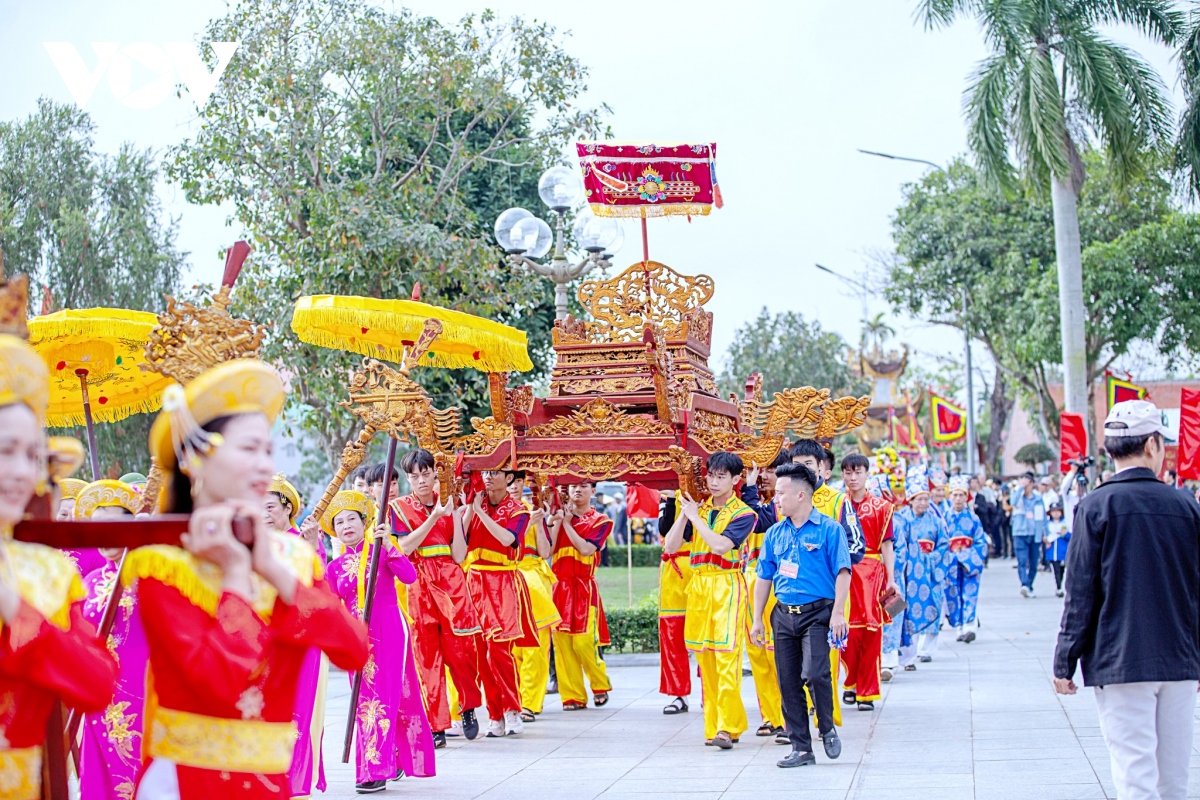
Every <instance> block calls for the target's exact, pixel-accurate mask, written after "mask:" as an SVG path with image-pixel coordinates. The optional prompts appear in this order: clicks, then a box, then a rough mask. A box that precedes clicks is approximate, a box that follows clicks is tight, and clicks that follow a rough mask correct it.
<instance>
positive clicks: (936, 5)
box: [915, 0, 983, 31]
mask: <svg viewBox="0 0 1200 800" xmlns="http://www.w3.org/2000/svg"><path fill="white" fill-rule="evenodd" d="M978 5H983V4H982V3H980V2H979V0H920V1H919V2H918V3H917V10H916V14H915V16H916V18H917V19H918V20H920V21H921V24H922V25H924V26H925V30H927V31H928V30H933V29H934V28H944V27H946V26H948V25H951V24H953V22H954V18H955V17H957V16H959V15H960V14H961V15H964V16H965V15H967V14H969V13H971V12H972V11H974V10H977V9H976V8H975V7H976V6H978Z"/></svg>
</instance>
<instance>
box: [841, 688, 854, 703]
mask: <svg viewBox="0 0 1200 800" xmlns="http://www.w3.org/2000/svg"><path fill="white" fill-rule="evenodd" d="M855 698H856V695H855V694H854V692H851V691H849V690H847V691H844V692H842V702H843V703H845V704H846V705H848V706H851V705H854V700H855Z"/></svg>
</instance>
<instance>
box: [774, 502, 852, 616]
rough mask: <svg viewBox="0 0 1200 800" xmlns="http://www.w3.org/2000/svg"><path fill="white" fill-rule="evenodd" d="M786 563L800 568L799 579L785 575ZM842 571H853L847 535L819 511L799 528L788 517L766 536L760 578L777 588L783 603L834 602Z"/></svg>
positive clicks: (778, 597)
mask: <svg viewBox="0 0 1200 800" xmlns="http://www.w3.org/2000/svg"><path fill="white" fill-rule="evenodd" d="M784 562H788V563H791V564H795V565H796V577H794V578H789V577H787V576H785V575H784V574H783V572H782V570H781V566H782V565H783V563H784ZM842 570H847V571H849V570H850V549H849V548H848V547H847V546H846V534H845V533H844V532H843V531H842V526H841V525H839V524H838V523H837V522H834V521H833V520H832V519H830V518H829V517H827V516H825V515H824V514H822V513H821V512H820V511H817V510H816V509H815V508H814V509H813V511H812V514H810V515H809V517H808V519H807V520H805V521H804V524H803V525H801V526H800V527H799V528H797V527H796V526H795V525H794V524H793V523H792V520H791V518H790V517H784V518H783V519H781V520H780V521H779V522H776V523H775V524H774V525H772V526H771V527H770V528H769V529H767V532H766V533H765V534H764V535H763V544H762V552H761V553H760V554H759V556H758V570H757V574H758V577H759V578H760V579H762V580H768V581H771V582H772V583H773V584H774V586H775V598H776V599H777V600H778V601H779V602H781V603H784V604H786V605H789V606H799V605H804V604H805V603H812V602H814V601H816V600H822V599H828V600H833V599H834V598H835V597H836V592H835V591H834V584H835V581H836V580H837V576H838V573H839V572H841V571H842ZM789 571H790V570H789Z"/></svg>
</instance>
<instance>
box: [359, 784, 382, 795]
mask: <svg viewBox="0 0 1200 800" xmlns="http://www.w3.org/2000/svg"><path fill="white" fill-rule="evenodd" d="M386 788H387V781H367V782H366V783H356V784H354V791H356V792H358V793H359V794H376V793H378V792H382V791H383V790H384V789H386Z"/></svg>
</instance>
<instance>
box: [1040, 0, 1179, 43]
mask: <svg viewBox="0 0 1200 800" xmlns="http://www.w3.org/2000/svg"><path fill="white" fill-rule="evenodd" d="M1174 5H1175V4H1174V3H1172V2H1170V0H1071V2H1069V3H1067V8H1066V9H1065V10H1064V13H1063V14H1062V17H1061V19H1062V20H1063V21H1064V22H1078V23H1080V24H1082V25H1084V26H1089V27H1090V26H1093V25H1130V26H1132V27H1134V28H1136V29H1137V30H1138V31H1139V32H1141V33H1142V34H1144V35H1145V36H1147V37H1149V38H1150V39H1152V40H1154V41H1156V42H1160V43H1162V44H1165V45H1172V46H1173V45H1175V44H1178V43H1179V41H1180V40H1182V39H1183V38H1184V36H1185V35H1186V33H1187V24H1186V23H1187V19H1186V16H1185V15H1184V13H1183V12H1182V11H1179V10H1178V9H1176V8H1174Z"/></svg>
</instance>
